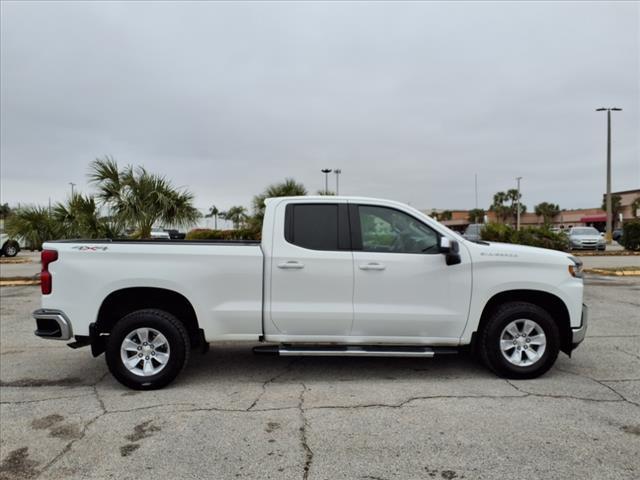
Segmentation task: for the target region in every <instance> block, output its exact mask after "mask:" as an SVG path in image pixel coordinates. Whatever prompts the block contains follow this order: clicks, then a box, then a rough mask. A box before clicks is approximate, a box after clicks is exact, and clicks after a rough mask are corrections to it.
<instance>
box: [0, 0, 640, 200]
mask: <svg viewBox="0 0 640 480" xmlns="http://www.w3.org/2000/svg"><path fill="white" fill-rule="evenodd" d="M639 5H640V4H639V3H634V2H621V3H612V2H607V3H597V2H591V1H589V2H584V3H580V2H568V3H559V2H554V3H552V2H536V3H525V2H514V3H506V2H496V3H481V2H470V3H462V2H461V3H446V4H445V3H381V2H378V3H337V2H331V3H293V2H283V3H266V2H259V3H234V4H231V3H213V2H210V3H209V2H198V3H170V2H162V3H157V4H152V3H150V2H142V3H127V4H124V3H116V2H101V3H98V2H86V3H81V2H71V3H54V2H51V1H48V2H43V3H36V2H23V3H13V2H5V1H3V2H2V31H1V35H2V36H1V82H2V83H1V95H2V108H1V110H2V111H1V151H0V155H1V170H0V173H1V177H2V179H1V187H2V189H1V201H2V202H9V203H10V204H13V205H15V204H17V203H18V202H21V203H33V202H40V203H43V204H45V203H46V202H47V200H48V198H49V197H51V198H52V200H53V201H57V200H62V199H64V197H65V195H68V193H69V191H70V186H69V184H68V182H75V183H76V184H78V187H77V188H79V189H80V190H81V191H84V192H89V191H90V186H89V185H87V177H86V173H87V167H88V164H89V162H90V161H91V160H93V159H94V158H96V157H101V156H103V155H112V156H113V157H114V158H115V159H116V160H118V162H119V163H121V164H122V165H124V164H128V163H131V164H142V165H144V166H145V167H147V168H148V169H150V170H152V171H156V172H159V173H163V174H166V175H167V176H168V177H169V178H171V179H172V180H173V182H174V184H175V185H178V186H184V187H188V188H189V189H190V190H191V191H193V192H194V193H195V195H196V205H197V206H198V207H202V208H204V207H206V206H209V205H211V204H212V203H214V204H216V205H217V206H218V207H219V208H220V209H225V208H228V207H229V206H231V205H233V204H244V205H247V206H248V205H249V202H250V199H251V196H252V195H253V194H255V193H257V192H259V191H260V190H262V189H263V188H264V186H265V185H267V184H269V183H271V182H275V181H279V180H281V179H284V178H285V177H294V178H295V179H296V180H298V181H301V182H303V183H304V184H305V185H306V187H307V188H308V189H309V190H310V191H312V192H315V191H317V190H318V189H320V188H322V187H323V184H324V180H323V175H322V174H321V173H320V169H321V168H323V167H328V168H336V167H338V168H341V169H342V171H343V174H342V175H341V177H340V187H341V188H340V193H343V194H348V195H366V196H376V197H384V198H391V199H395V200H400V201H404V202H409V203H411V204H412V205H414V206H416V207H418V208H427V207H428V208H433V207H435V208H450V209H454V208H473V207H474V202H475V200H474V174H475V173H477V174H478V184H479V200H480V201H479V203H480V206H481V207H487V206H488V205H489V204H490V202H491V196H492V195H493V193H494V192H496V191H497V190H506V189H508V188H513V187H514V186H515V177H516V176H523V177H524V179H523V181H522V191H523V201H524V203H525V204H527V205H528V206H529V209H531V208H532V206H533V205H534V204H536V203H539V202H540V201H545V200H546V201H552V202H555V203H559V204H560V206H561V207H563V208H574V207H592V206H599V205H600V202H601V198H602V193H603V190H604V188H605V171H606V170H605V165H606V157H605V154H606V114H603V113H596V112H595V111H594V109H595V108H596V107H600V106H620V107H623V108H624V111H623V112H619V113H616V114H614V121H613V134H614V135H613V164H614V167H613V188H614V189H615V190H627V189H632V188H640V114H639V112H640V93H639V92H640V65H639V63H640V29H639V23H640V9H639ZM330 180H331V185H332V186H333V185H335V177H334V176H333V175H332V176H331V177H330Z"/></svg>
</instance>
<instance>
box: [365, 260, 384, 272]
mask: <svg viewBox="0 0 640 480" xmlns="http://www.w3.org/2000/svg"><path fill="white" fill-rule="evenodd" d="M385 268H387V267H385V266H384V265H383V264H381V263H373V262H372V263H366V264H364V265H360V270H384V269H385Z"/></svg>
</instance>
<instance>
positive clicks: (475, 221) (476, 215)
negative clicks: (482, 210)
mask: <svg viewBox="0 0 640 480" xmlns="http://www.w3.org/2000/svg"><path fill="white" fill-rule="evenodd" d="M475 183H476V214H475V217H474V219H473V220H474V223H478V174H477V173H476V181H475Z"/></svg>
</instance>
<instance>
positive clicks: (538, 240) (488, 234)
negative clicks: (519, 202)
mask: <svg viewBox="0 0 640 480" xmlns="http://www.w3.org/2000/svg"><path fill="white" fill-rule="evenodd" d="M480 236H481V237H482V239H483V240H487V241H489V242H502V243H517V244H519V245H528V246H531V247H541V248H549V249H552V250H561V251H565V252H566V251H568V250H569V239H568V238H567V236H566V235H565V234H564V233H556V232H552V231H551V230H550V229H549V228H548V227H527V228H522V229H520V231H517V230H516V229H514V228H513V227H510V226H509V225H504V224H501V223H488V224H486V225H485V226H484V228H483V229H482V232H481V233H480Z"/></svg>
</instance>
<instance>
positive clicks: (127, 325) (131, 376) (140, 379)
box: [105, 309, 191, 390]
mask: <svg viewBox="0 0 640 480" xmlns="http://www.w3.org/2000/svg"><path fill="white" fill-rule="evenodd" d="M190 348H191V346H190V342H189V335H188V333H187V331H186V329H185V328H184V325H183V324H182V323H181V322H180V321H179V320H178V319H177V318H176V317H175V316H173V315H171V314H170V313H168V312H165V311H163V310H155V309H145V310H138V311H135V312H132V313H129V314H128V315H126V316H124V317H123V318H122V319H121V320H120V321H119V322H118V323H116V325H115V327H114V328H113V330H112V331H111V334H110V335H109V340H108V341H107V348H106V352H105V356H106V360H107V366H108V367H109V371H111V374H112V375H113V376H114V377H115V378H116V380H118V381H119V382H120V383H122V384H123V385H125V386H127V387H129V388H133V389H136V390H154V389H158V388H162V387H164V386H165V385H167V384H169V383H170V382H171V381H172V380H173V379H174V378H176V377H177V376H178V374H179V373H180V372H181V371H182V369H183V368H184V366H185V365H186V363H187V360H188V357H189V350H190Z"/></svg>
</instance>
